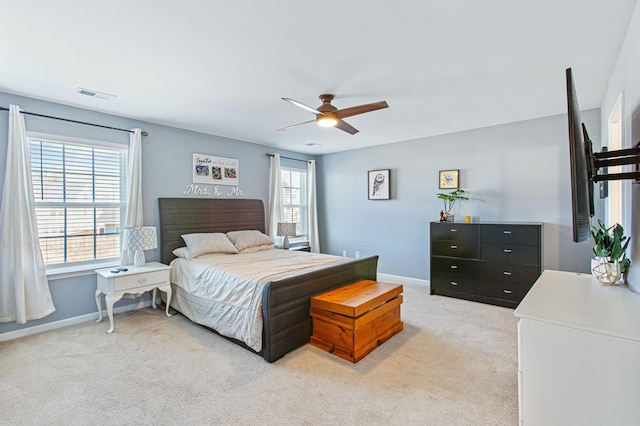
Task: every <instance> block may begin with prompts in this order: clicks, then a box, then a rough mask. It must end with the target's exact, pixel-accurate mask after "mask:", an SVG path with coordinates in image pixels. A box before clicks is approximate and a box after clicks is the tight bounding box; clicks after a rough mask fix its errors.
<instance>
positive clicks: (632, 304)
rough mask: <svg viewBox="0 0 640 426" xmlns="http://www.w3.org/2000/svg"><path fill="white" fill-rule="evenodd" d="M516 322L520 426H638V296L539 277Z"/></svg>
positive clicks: (580, 277) (579, 277) (588, 281)
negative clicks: (560, 425)
mask: <svg viewBox="0 0 640 426" xmlns="http://www.w3.org/2000/svg"><path fill="white" fill-rule="evenodd" d="M515 315H516V316H517V317H520V321H519V322H518V396H519V410H520V424H521V425H524V426H529V425H532V426H533V425H545V426H546V425H557V424H563V425H581V426H584V425H640V295H638V294H636V293H633V292H632V291H631V290H629V288H628V287H627V286H625V285H621V284H617V285H614V286H610V287H606V286H603V285H601V284H600V283H598V281H597V280H596V279H595V278H593V277H592V276H591V275H587V274H576V273H571V272H559V271H544V272H543V273H542V275H541V276H540V278H539V279H538V280H537V281H536V283H535V284H534V286H533V287H532V288H531V290H530V291H529V293H528V294H527V295H526V297H525V298H524V300H523V301H522V302H521V303H520V305H519V306H518V307H517V309H516V310H515Z"/></svg>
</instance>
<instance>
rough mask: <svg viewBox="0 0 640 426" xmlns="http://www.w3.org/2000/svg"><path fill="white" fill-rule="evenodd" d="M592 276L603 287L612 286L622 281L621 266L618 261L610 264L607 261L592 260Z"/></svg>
mask: <svg viewBox="0 0 640 426" xmlns="http://www.w3.org/2000/svg"><path fill="white" fill-rule="evenodd" d="M591 274H593V276H594V277H596V279H597V280H598V282H600V284H602V285H612V284H615V283H617V282H618V281H620V264H619V263H618V262H617V261H613V262H610V261H609V260H607V259H600V258H596V259H592V260H591Z"/></svg>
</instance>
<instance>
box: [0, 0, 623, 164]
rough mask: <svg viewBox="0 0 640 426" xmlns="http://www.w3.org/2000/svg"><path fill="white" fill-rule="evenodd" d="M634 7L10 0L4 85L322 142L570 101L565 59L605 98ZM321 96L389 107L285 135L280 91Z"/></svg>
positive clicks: (3, 42) (436, 128) (248, 133)
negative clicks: (93, 94) (338, 125)
mask: <svg viewBox="0 0 640 426" xmlns="http://www.w3.org/2000/svg"><path fill="white" fill-rule="evenodd" d="M634 5H635V0H610V1H606V2H605V1H602V0H535V1H530V0H529V1H516V0H512V1H509V0H485V1H473V0H467V1H461V0H458V1H455V0H454V1H434V0H415V1H414V0H405V1H395V2H394V1H388V0H368V1H365V0H362V1H358V0H351V1H345V0H342V1H337V0H325V1H322V2H317V1H315V2H311V1H307V0H270V1H261V0H226V1H220V0H215V1H207V0H183V1H180V2H178V1H167V0H164V1H162V0H111V1H101V2H96V1H87V0H58V1H50V0H30V1H15V0H0V6H1V7H0V11H1V13H0V91H4V92H9V93H13V94H19V95H25V96H29V97H33V98H38V99H43V100H49V101H54V102H58V103H62V104H67V105H73V106H78V107H82V108H87V109H91V110H96V111H102V112H107V113H113V114H116V115H121V116H127V117H132V118H135V119H140V120H144V121H149V122H153V123H160V124H166V125H169V126H174V127H178V128H183V129H190V130H195V131H199V132H204V133H209V134H215V135H221V136H225V137H229V138H233V139H239V140H244V141H249V142H256V143H260V144H265V145H270V146H274V147H280V148H284V149H289V150H293V151H298V152H305V153H310V154H324V153H329V152H337V151H343V150H349V149H356V148H362V147H366V146H371V145H378V144H384V143H391V142H398V141H404V140H410V139H416V138H421V137H425V136H431V135H437V134H443V133H450V132H456V131H460V130H466V129H473V128H479V127H485V126H491V125H497V124H502V123H508V122H513V121H519V120H526V119H530V118H536V117H543V116H548V115H553V114H561V113H564V112H565V109H566V107H565V94H564V91H565V80H564V70H565V68H567V67H572V68H573V70H574V76H575V79H576V85H577V92H578V97H579V99H580V106H581V107H582V109H583V110H584V109H590V108H594V107H598V106H599V105H600V102H601V100H602V97H603V94H604V91H605V89H606V85H607V79H608V76H609V74H610V72H611V70H612V69H613V66H614V64H615V60H616V58H617V55H618V51H619V48H620V46H621V44H622V42H623V40H624V37H625V35H626V32H627V28H628V24H629V20H630V17H631V14H632V11H633V9H634ZM78 87H83V88H87V89H92V90H96V91H99V92H105V93H108V94H113V95H115V96H116V97H115V98H114V99H111V100H109V101H105V100H101V99H96V98H90V97H87V96H82V95H79V94H77V93H76V91H77V88H78ZM321 93H332V94H335V95H336V98H335V99H334V101H333V104H334V105H335V106H336V107H338V108H344V107H349V106H354V105H359V104H364V103H370V102H376V101H380V100H386V101H387V102H388V103H389V108H388V109H383V110H379V111H375V112H371V113H368V114H364V115H358V116H354V117H351V118H348V119H346V121H347V122H349V123H350V124H351V125H353V126H354V127H356V128H358V129H359V130H360V133H357V134H356V135H354V136H351V135H349V134H347V133H345V132H342V131H340V130H338V129H333V128H329V129H326V128H320V127H318V126H317V125H315V124H313V123H312V124H307V125H304V126H300V127H296V128H293V129H291V130H288V131H284V132H278V131H276V129H279V128H281V127H285V126H288V125H290V124H295V123H298V122H303V121H307V120H311V119H313V118H314V116H313V115H312V114H311V113H309V112H307V111H304V110H302V109H300V108H296V107H295V106H293V105H291V104H289V103H287V102H284V101H282V100H281V98H282V97H290V98H294V99H296V100H298V101H300V102H302V103H304V104H307V105H309V106H312V107H317V106H319V105H320V100H319V99H318V95H320V94H321ZM0 105H2V106H4V107H7V106H8V105H4V104H2V101H1V99H0ZM33 112H38V111H33ZM309 143H317V144H321V146H316V147H309V146H307V144H309Z"/></svg>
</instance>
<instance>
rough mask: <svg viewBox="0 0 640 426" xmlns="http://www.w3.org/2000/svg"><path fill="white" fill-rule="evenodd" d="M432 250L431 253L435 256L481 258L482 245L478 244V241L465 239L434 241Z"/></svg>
mask: <svg viewBox="0 0 640 426" xmlns="http://www.w3.org/2000/svg"><path fill="white" fill-rule="evenodd" d="M431 250H432V252H431V254H432V255H433V256H452V257H468V258H472V259H479V258H480V247H479V246H478V243H477V242H476V243H471V242H469V241H465V240H460V241H453V240H452V241H449V240H437V241H432V242H431Z"/></svg>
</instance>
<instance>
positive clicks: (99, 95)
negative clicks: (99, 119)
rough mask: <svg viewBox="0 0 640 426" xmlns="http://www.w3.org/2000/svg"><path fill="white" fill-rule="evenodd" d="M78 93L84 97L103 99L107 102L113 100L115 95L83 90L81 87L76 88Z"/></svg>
mask: <svg viewBox="0 0 640 426" xmlns="http://www.w3.org/2000/svg"><path fill="white" fill-rule="evenodd" d="M78 93H79V94H81V95H85V96H91V97H92V98H98V99H104V100H105V101H108V100H109V99H111V98H115V95H110V94H108V93H102V92H98V91H96V90H90V89H85V88H82V87H78Z"/></svg>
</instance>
